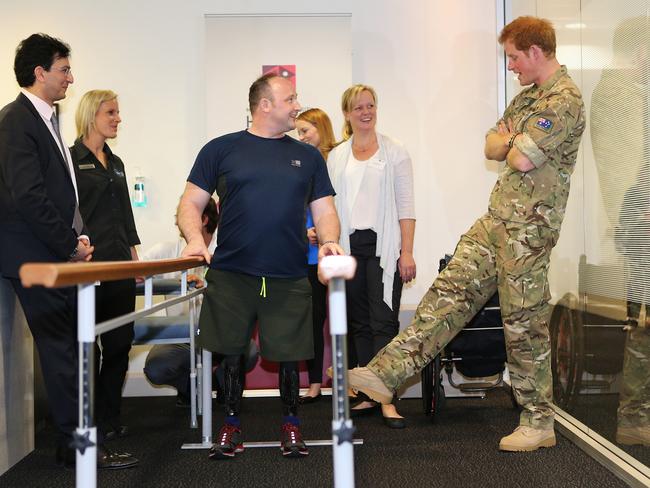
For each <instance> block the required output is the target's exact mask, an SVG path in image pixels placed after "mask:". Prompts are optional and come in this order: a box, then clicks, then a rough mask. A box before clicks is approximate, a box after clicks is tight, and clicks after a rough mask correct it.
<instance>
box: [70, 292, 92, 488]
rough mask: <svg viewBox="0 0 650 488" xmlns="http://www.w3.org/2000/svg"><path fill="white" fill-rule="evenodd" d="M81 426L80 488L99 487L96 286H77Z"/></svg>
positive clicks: (77, 447) (77, 445)
mask: <svg viewBox="0 0 650 488" xmlns="http://www.w3.org/2000/svg"><path fill="white" fill-rule="evenodd" d="M77 313H78V322H77V323H78V326H77V340H78V342H79V427H77V430H76V431H75V433H74V434H73V445H74V448H75V450H76V476H75V480H76V486H77V488H96V486H97V427H95V426H94V411H95V405H94V403H95V388H94V385H95V285H94V283H91V284H80V285H78V294H77Z"/></svg>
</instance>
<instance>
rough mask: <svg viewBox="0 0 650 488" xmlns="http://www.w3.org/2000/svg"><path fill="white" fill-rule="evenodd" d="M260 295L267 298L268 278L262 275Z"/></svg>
mask: <svg viewBox="0 0 650 488" xmlns="http://www.w3.org/2000/svg"><path fill="white" fill-rule="evenodd" d="M260 296H261V297H264V298H266V278H264V276H262V289H261V290H260Z"/></svg>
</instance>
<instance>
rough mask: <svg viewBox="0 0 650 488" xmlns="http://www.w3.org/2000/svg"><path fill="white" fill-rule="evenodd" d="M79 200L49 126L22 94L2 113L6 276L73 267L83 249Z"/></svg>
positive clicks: (0, 265)
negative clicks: (65, 264)
mask: <svg viewBox="0 0 650 488" xmlns="http://www.w3.org/2000/svg"><path fill="white" fill-rule="evenodd" d="M75 204H76V197H75V191H74V186H73V184H72V180H71V179H70V174H69V172H68V170H67V169H66V162H65V160H64V159H63V156H62V154H61V151H60V150H59V147H58V145H57V144H56V142H55V140H54V138H53V137H52V134H51V133H50V131H49V129H48V128H47V125H45V122H44V121H43V119H42V118H41V116H40V115H39V113H38V112H37V111H36V108H35V107H34V105H32V103H31V102H30V101H29V99H28V98H27V97H26V96H25V95H23V94H22V93H21V94H20V95H18V98H16V100H15V101H13V102H11V103H10V104H8V105H7V106H5V107H4V108H3V109H2V110H1V111H0V271H1V272H2V274H3V275H4V276H5V277H8V278H17V277H18V269H19V268H20V266H21V265H22V264H23V263H25V262H34V261H36V262H38V261H47V262H61V261H67V260H68V258H69V256H70V254H71V253H72V252H73V250H74V249H75V247H76V245H77V235H76V233H75V231H74V230H73V229H72V220H73V218H74V209H75Z"/></svg>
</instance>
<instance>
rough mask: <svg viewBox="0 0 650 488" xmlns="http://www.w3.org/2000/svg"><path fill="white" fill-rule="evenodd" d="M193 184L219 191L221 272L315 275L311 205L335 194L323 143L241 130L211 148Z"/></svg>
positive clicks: (216, 263) (217, 257)
mask: <svg viewBox="0 0 650 488" xmlns="http://www.w3.org/2000/svg"><path fill="white" fill-rule="evenodd" d="M187 181H189V182H190V183H193V184H195V185H197V186H198V187H200V188H202V189H203V190H205V191H206V192H208V193H209V194H212V193H214V192H215V191H216V192H217V195H218V196H219V201H220V209H221V220H220V222H219V233H218V234H217V248H216V250H215V254H214V257H213V259H212V262H211V264H210V266H211V267H212V268H213V269H221V270H225V271H233V272H238V273H244V274H248V275H252V276H264V277H269V278H297V277H303V276H306V275H307V245H308V242H307V236H306V230H305V229H306V227H305V226H306V218H307V217H306V211H307V207H308V205H309V203H310V202H312V201H313V200H318V199H319V198H323V197H326V196H330V195H334V189H333V188H332V184H331V182H330V179H329V175H328V173H327V167H326V165H325V161H324V160H323V157H322V156H321V154H320V152H318V150H317V149H316V148H314V147H312V146H309V145H307V144H304V143H302V142H300V141H298V140H296V139H294V138H292V137H289V136H284V137H281V138H279V139H267V138H264V137H258V136H255V135H253V134H251V133H250V132H248V131H245V130H244V131H240V132H235V133H233V134H228V135H225V136H222V137H218V138H216V139H213V140H212V141H210V142H208V143H207V144H206V145H205V146H203V149H201V151H200V152H199V154H198V156H197V158H196V161H195V163H194V166H193V168H192V171H191V172H190V175H189V177H188V179H187Z"/></svg>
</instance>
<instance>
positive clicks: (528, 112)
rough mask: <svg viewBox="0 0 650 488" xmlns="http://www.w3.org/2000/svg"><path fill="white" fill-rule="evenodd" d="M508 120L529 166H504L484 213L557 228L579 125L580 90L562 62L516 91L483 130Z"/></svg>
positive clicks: (581, 119)
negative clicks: (540, 81) (546, 75)
mask: <svg viewBox="0 0 650 488" xmlns="http://www.w3.org/2000/svg"><path fill="white" fill-rule="evenodd" d="M509 119H510V120H512V123H513V126H514V128H515V131H516V132H520V133H521V134H522V135H521V136H520V137H518V138H517V139H516V141H515V147H516V148H517V149H519V151H521V152H522V153H523V154H524V155H525V156H526V157H527V158H528V159H529V160H530V161H531V162H532V163H533V164H534V165H535V168H534V169H532V170H530V171H528V172H525V173H524V172H521V171H517V170H515V169H512V168H510V167H509V166H508V165H507V164H506V165H505V167H504V168H503V169H502V170H501V172H500V173H499V178H498V180H497V183H496V185H495V186H494V189H493V190H492V194H491V195H490V205H489V211H490V214H491V215H492V216H494V217H496V218H499V219H501V220H506V221H511V222H521V223H526V224H534V225H541V226H544V227H550V228H552V229H557V230H559V229H560V226H561V225H562V219H563V218H564V211H565V209H566V204H567V198H568V196H569V186H570V181H571V173H572V172H573V168H574V167H575V163H576V156H577V154H578V146H579V145H580V139H581V137H582V133H583V132H584V129H585V109H584V103H583V102H582V95H581V94H580V90H578V87H577V86H576V85H575V83H574V82H573V80H572V79H571V78H570V77H569V75H568V74H567V69H566V67H565V66H562V67H561V68H560V69H558V70H557V71H556V72H555V73H554V74H553V76H551V77H550V78H549V79H548V80H546V81H545V82H544V83H543V84H541V85H540V86H536V85H532V86H530V87H528V88H526V89H525V90H523V91H522V92H521V93H519V94H518V95H517V96H516V97H515V98H514V99H513V100H512V102H511V103H510V105H508V108H507V109H506V111H505V112H504V114H503V118H502V119H500V120H499V121H497V124H496V125H495V126H494V127H493V128H492V129H490V130H489V131H488V134H491V133H494V132H496V131H497V126H498V124H499V122H500V121H501V120H503V121H506V122H507V121H508V120H509Z"/></svg>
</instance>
